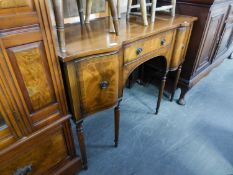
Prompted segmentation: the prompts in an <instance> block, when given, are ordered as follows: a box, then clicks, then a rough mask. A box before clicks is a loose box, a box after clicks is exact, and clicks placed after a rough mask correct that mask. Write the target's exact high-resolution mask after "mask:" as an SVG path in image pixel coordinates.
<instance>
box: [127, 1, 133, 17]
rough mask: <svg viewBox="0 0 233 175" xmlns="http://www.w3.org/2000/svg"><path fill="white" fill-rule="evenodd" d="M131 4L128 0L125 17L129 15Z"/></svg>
mask: <svg viewBox="0 0 233 175" xmlns="http://www.w3.org/2000/svg"><path fill="white" fill-rule="evenodd" d="M131 5H132V0H128V4H127V13H126V18H129V16H130V11H131Z"/></svg>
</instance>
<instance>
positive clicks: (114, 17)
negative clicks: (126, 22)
mask: <svg viewBox="0 0 233 175" xmlns="http://www.w3.org/2000/svg"><path fill="white" fill-rule="evenodd" d="M108 5H109V8H110V10H111V15H112V20H113V25H114V28H115V32H116V35H117V36H118V35H119V21H118V16H117V10H116V6H115V3H114V0H108Z"/></svg>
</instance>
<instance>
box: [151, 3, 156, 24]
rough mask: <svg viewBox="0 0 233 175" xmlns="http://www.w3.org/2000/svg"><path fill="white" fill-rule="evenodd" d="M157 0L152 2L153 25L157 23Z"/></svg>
mask: <svg viewBox="0 0 233 175" xmlns="http://www.w3.org/2000/svg"><path fill="white" fill-rule="evenodd" d="M156 6H157V0H152V5H151V18H150V19H151V23H154V22H155V12H156Z"/></svg>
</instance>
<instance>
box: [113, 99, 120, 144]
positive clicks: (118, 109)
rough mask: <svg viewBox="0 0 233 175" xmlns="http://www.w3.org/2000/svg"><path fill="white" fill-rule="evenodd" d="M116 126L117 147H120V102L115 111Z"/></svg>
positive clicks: (115, 140)
mask: <svg viewBox="0 0 233 175" xmlns="http://www.w3.org/2000/svg"><path fill="white" fill-rule="evenodd" d="M114 125H115V139H114V143H115V147H117V146H118V140H119V125H120V102H118V105H117V106H116V107H115V109H114Z"/></svg>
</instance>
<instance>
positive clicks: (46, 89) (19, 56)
mask: <svg viewBox="0 0 233 175" xmlns="http://www.w3.org/2000/svg"><path fill="white" fill-rule="evenodd" d="M8 51H9V55H11V59H12V62H14V64H15V70H16V71H17V69H18V70H19V72H17V76H18V77H19V79H22V80H23V81H22V82H23V83H21V84H22V85H23V86H25V89H26V91H27V96H28V97H26V98H29V99H30V102H31V104H30V106H31V107H32V110H33V111H35V110H39V109H41V108H43V107H45V106H46V105H48V104H50V103H52V102H53V101H54V100H55V97H54V92H53V89H52V86H51V83H50V82H51V80H50V78H49V77H48V75H49V74H48V73H49V72H46V70H47V67H48V65H47V62H46V60H45V55H44V47H43V44H42V43H41V42H38V43H34V44H27V45H24V46H17V47H13V48H10V49H8ZM22 88H23V89H24V87H22Z"/></svg>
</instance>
